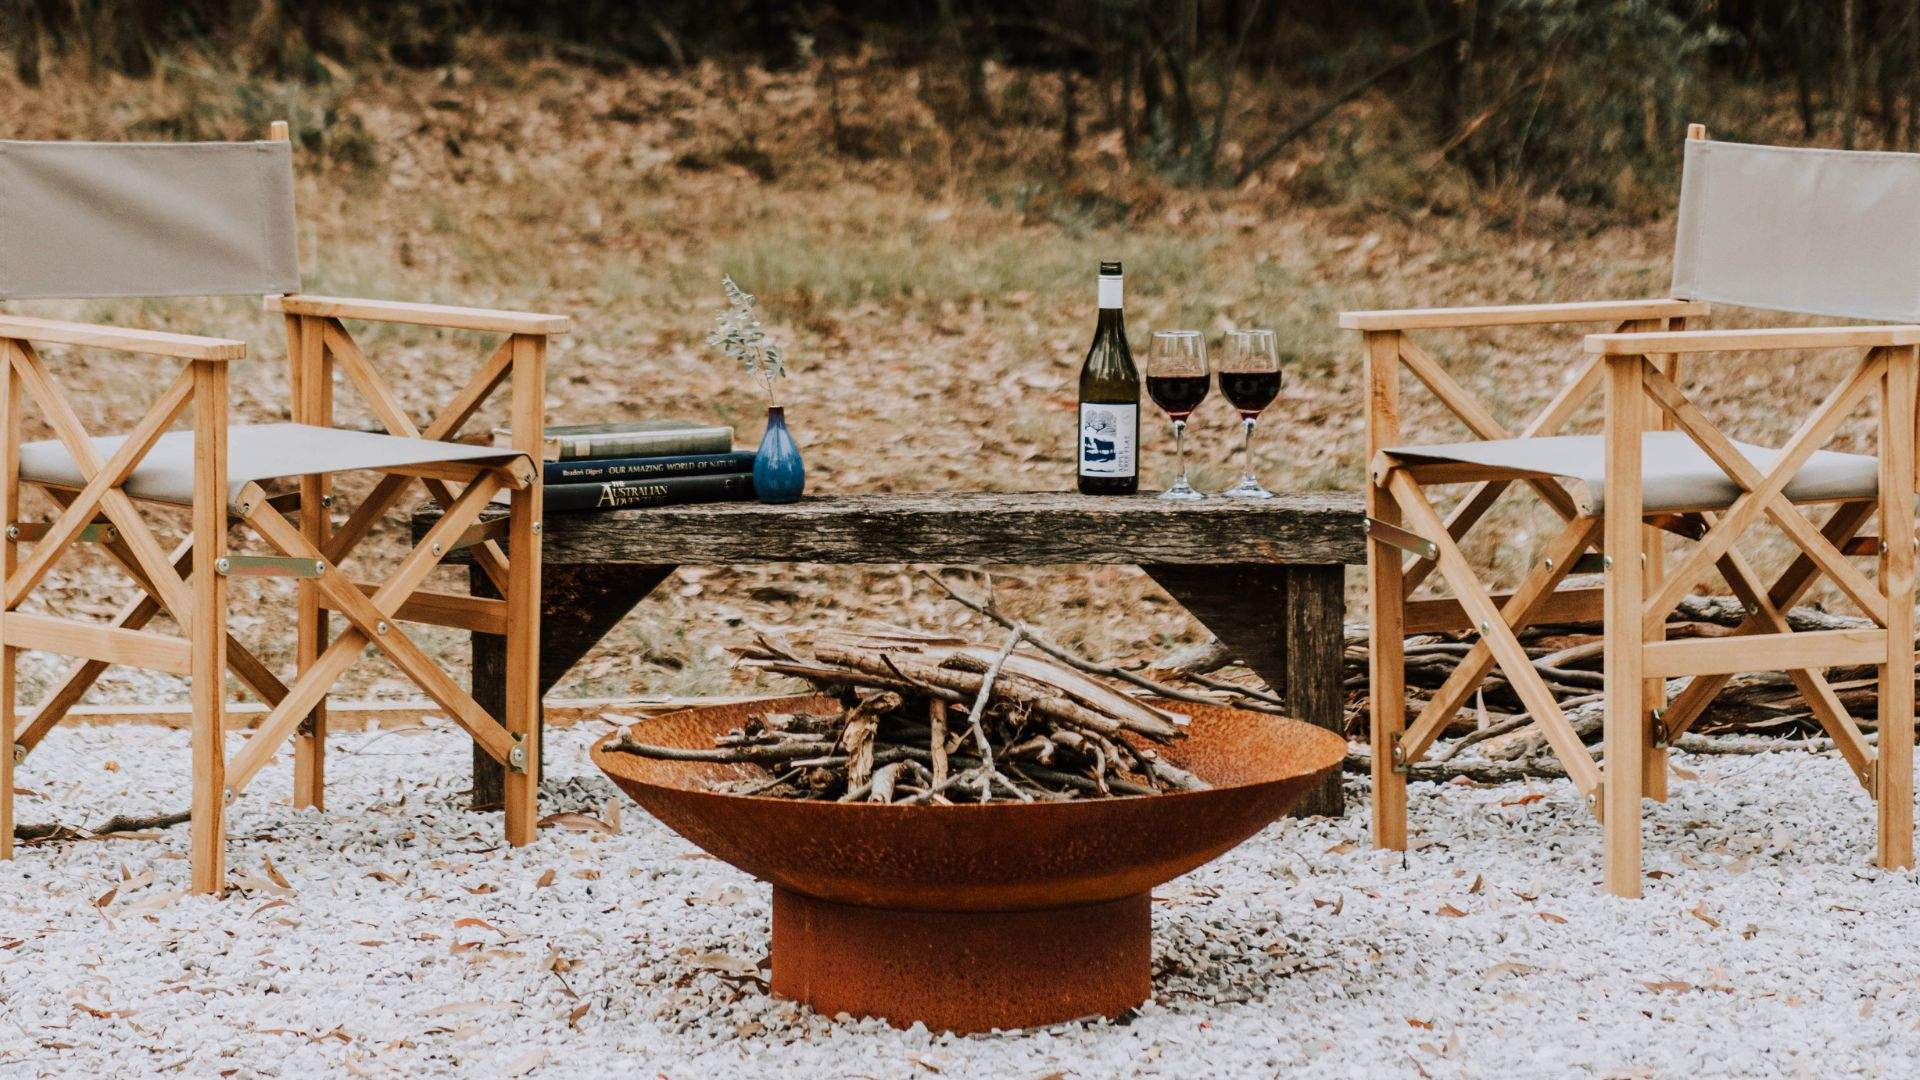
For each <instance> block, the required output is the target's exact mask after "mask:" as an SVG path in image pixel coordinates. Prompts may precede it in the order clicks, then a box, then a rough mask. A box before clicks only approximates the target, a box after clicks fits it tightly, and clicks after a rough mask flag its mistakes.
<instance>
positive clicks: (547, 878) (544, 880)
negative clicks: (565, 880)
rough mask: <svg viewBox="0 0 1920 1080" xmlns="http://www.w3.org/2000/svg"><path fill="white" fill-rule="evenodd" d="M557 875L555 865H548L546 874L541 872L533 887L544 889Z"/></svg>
mask: <svg viewBox="0 0 1920 1080" xmlns="http://www.w3.org/2000/svg"><path fill="white" fill-rule="evenodd" d="M555 876H556V875H555V874H554V872H553V867H551V866H549V867H547V872H546V873H544V874H541V875H540V878H539V880H537V881H535V882H534V883H533V887H534V888H536V889H544V888H546V887H547V886H549V885H551V884H553V879H554V877H555Z"/></svg>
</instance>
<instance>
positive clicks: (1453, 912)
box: [1434, 904, 1466, 919]
mask: <svg viewBox="0 0 1920 1080" xmlns="http://www.w3.org/2000/svg"><path fill="white" fill-rule="evenodd" d="M1434 914H1435V915H1444V916H1446V917H1447V918H1449V919H1458V918H1460V917H1461V916H1463V915H1465V914H1466V912H1464V911H1461V910H1460V909H1459V908H1457V907H1454V906H1453V905H1452V904H1441V905H1440V910H1439V911H1436V912H1434Z"/></svg>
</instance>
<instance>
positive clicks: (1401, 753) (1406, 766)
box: [1390, 731, 1413, 776]
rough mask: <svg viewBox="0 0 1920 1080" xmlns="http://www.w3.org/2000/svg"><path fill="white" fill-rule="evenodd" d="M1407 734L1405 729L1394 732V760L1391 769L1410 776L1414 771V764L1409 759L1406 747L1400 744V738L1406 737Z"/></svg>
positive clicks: (1401, 774)
mask: <svg viewBox="0 0 1920 1080" xmlns="http://www.w3.org/2000/svg"><path fill="white" fill-rule="evenodd" d="M1406 734H1407V733H1406V732H1404V731H1396V732H1394V733H1393V761H1392V764H1391V766H1390V770H1391V771H1392V772H1394V773H1397V774H1399V775H1400V776H1410V775H1412V773H1413V765H1412V763H1410V762H1408V761H1407V751H1406V748H1405V747H1403V746H1401V745H1400V740H1401V739H1402V738H1404V737H1405V736H1406Z"/></svg>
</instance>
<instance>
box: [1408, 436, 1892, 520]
mask: <svg viewBox="0 0 1920 1080" xmlns="http://www.w3.org/2000/svg"><path fill="white" fill-rule="evenodd" d="M1733 446H1734V447H1735V448H1736V449H1738V450H1739V451H1740V454H1741V456H1742V457H1744V458H1746V459H1747V460H1748V461H1749V462H1751V463H1752V464H1753V466H1754V467H1755V468H1757V469H1759V470H1760V471H1761V472H1763V473H1766V472H1772V471H1773V468H1774V466H1775V465H1777V464H1779V461H1780V456H1781V455H1780V451H1779V450H1775V449H1772V448H1769V447H1765V446H1755V445H1753V444H1752V443H1744V442H1740V441H1738V440H1734V441H1733ZM1386 454H1387V456H1388V457H1390V458H1392V459H1394V460H1395V461H1401V462H1406V463H1408V464H1414V465H1421V464H1425V465H1432V464H1439V463H1441V462H1454V463H1458V464H1463V465H1474V466H1480V467H1483V468H1486V469H1502V470H1508V471H1511V472H1513V473H1514V474H1516V475H1524V476H1529V477H1537V478H1541V479H1545V478H1548V477H1559V478H1561V479H1565V480H1571V481H1573V503H1574V506H1575V507H1576V508H1578V509H1579V511H1580V512H1581V513H1582V514H1589V515H1597V514H1599V513H1600V511H1601V510H1602V509H1603V508H1604V507H1605V505H1606V478H1607V468H1606V466H1607V453H1606V439H1605V437H1603V436H1600V435H1554V436H1549V437H1546V438H1536V439H1488V440H1484V441H1481V442H1462V443H1436V444H1433V445H1431V446H1397V447H1394V448H1392V449H1389V450H1387V451H1386ZM1640 461H1641V465H1640V490H1641V496H1640V508H1641V509H1642V510H1643V511H1645V512H1647V513H1654V512H1656V511H1658V512H1678V511H1686V510H1720V509H1725V508H1726V507H1728V506H1731V505H1733V502H1734V500H1735V499H1738V498H1739V497H1740V491H1741V488H1740V485H1739V484H1736V483H1734V482H1733V481H1732V480H1731V479H1729V478H1728V477H1727V474H1726V473H1725V472H1724V471H1723V470H1722V469H1721V468H1720V466H1718V465H1715V464H1714V463H1713V459H1712V458H1710V457H1708V456H1707V454H1706V452H1705V451H1704V450H1701V449H1700V446H1699V444H1697V443H1695V442H1694V441H1693V440H1692V439H1690V438H1688V437H1687V436H1686V435H1685V434H1683V433H1681V432H1678V431H1650V432H1647V433H1646V434H1645V435H1643V436H1641V451H1640ZM1879 483H1880V460H1879V459H1878V458H1875V457H1873V456H1872V455H1870V454H1842V453H1836V452H1834V451H1832V450H1816V451H1814V453H1813V455H1812V456H1811V457H1809V458H1808V459H1807V462H1806V464H1804V465H1802V466H1801V467H1800V469H1799V471H1797V472H1796V473H1795V474H1794V476H1793V479H1792V480H1789V481H1787V486H1786V487H1785V488H1784V489H1782V494H1784V495H1785V496H1786V497H1787V501H1789V502H1794V503H1815V502H1836V501H1840V500H1846V499H1871V498H1873V495H1874V492H1875V490H1877V488H1878V486H1879Z"/></svg>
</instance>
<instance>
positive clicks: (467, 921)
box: [453, 915, 500, 934]
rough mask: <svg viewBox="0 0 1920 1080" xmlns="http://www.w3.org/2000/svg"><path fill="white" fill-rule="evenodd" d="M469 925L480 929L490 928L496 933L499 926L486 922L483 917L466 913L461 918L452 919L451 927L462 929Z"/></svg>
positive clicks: (498, 930)
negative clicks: (466, 914)
mask: <svg viewBox="0 0 1920 1080" xmlns="http://www.w3.org/2000/svg"><path fill="white" fill-rule="evenodd" d="M469 926H477V927H479V928H481V929H482V930H492V931H493V932H494V933H496V934H497V933H499V932H500V929H499V927H496V926H494V925H493V924H492V923H490V922H488V921H487V920H485V919H476V918H474V917H473V916H471V915H468V916H467V917H465V918H463V919H455V920H453V928H454V929H455V930H462V929H465V928H467V927H469Z"/></svg>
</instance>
